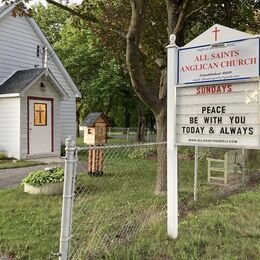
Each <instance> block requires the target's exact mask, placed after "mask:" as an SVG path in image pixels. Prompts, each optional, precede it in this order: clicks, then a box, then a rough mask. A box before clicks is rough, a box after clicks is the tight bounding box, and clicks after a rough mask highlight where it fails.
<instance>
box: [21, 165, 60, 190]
mask: <svg viewBox="0 0 260 260" xmlns="http://www.w3.org/2000/svg"><path fill="white" fill-rule="evenodd" d="M63 181H64V169H63V168H61V167H57V168H55V169H53V170H48V171H45V170H39V171H35V172H31V173H30V174H29V175H28V176H27V177H26V178H25V179H23V181H22V183H23V184H24V183H27V184H30V185H32V186H35V187H38V186H42V185H43V184H45V183H56V182H63Z"/></svg>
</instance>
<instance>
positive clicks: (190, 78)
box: [167, 24, 260, 238]
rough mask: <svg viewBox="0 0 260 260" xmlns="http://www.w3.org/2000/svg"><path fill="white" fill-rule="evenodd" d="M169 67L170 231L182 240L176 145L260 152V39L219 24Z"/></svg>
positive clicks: (176, 51)
mask: <svg viewBox="0 0 260 260" xmlns="http://www.w3.org/2000/svg"><path fill="white" fill-rule="evenodd" d="M170 40H171V43H170V45H169V46H167V49H168V64H167V232H168V234H169V235H170V236H171V237H173V238H176V237H177V236H178V159H177V158H178V146H179V145H194V146H216V147H229V148H231V147H236V148H260V116H259V115H260V101H259V99H260V93H259V91H260V85H259V73H260V69H259V59H260V57H259V52H260V50H259V44H260V41H259V36H254V35H250V34H247V33H244V32H240V31H237V30H234V29H231V28H228V27H225V26H221V25H219V24H215V25H214V26H212V27H211V28H209V29H208V30H206V31H205V32H203V33H202V34H201V35H199V36H198V37H197V38H195V39H193V40H192V41H191V42H189V43H188V44H186V45H185V46H184V47H182V48H178V46H177V45H176V44H175V36H174V35H172V36H171V39H170Z"/></svg>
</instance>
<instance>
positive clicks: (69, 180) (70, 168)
mask: <svg viewBox="0 0 260 260" xmlns="http://www.w3.org/2000/svg"><path fill="white" fill-rule="evenodd" d="M65 144H66V156H65V170H64V186H63V203H62V218H61V233H60V256H59V259H60V260H67V259H69V247H70V240H71V217H72V216H71V215H72V206H73V197H74V174H75V170H74V169H75V163H76V160H75V149H76V148H75V142H74V141H73V139H72V138H71V137H69V138H67V139H66V141H65Z"/></svg>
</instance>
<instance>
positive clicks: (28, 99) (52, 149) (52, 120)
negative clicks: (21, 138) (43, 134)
mask: <svg viewBox="0 0 260 260" xmlns="http://www.w3.org/2000/svg"><path fill="white" fill-rule="evenodd" d="M30 100H44V101H51V152H54V127H53V126H54V116H53V114H54V112H53V111H54V108H53V103H54V102H53V100H54V99H53V98H45V97H32V96H28V97H27V140H28V141H27V153H28V154H30V131H29V128H30V127H29V125H30V122H29V116H30V112H29V102H30Z"/></svg>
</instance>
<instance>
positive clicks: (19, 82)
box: [0, 68, 45, 94]
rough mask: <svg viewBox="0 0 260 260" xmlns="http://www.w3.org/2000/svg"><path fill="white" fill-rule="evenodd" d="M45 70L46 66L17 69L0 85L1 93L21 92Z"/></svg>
mask: <svg viewBox="0 0 260 260" xmlns="http://www.w3.org/2000/svg"><path fill="white" fill-rule="evenodd" d="M44 70H45V69H44V68H40V69H30V70H19V71H16V72H15V73H14V74H13V75H12V76H11V77H10V78H9V79H7V80H6V81H5V82H4V83H3V84H2V85H0V94H11V93H20V92H21V91H22V90H23V89H24V88H25V87H26V86H28V84H30V82H31V81H33V80H34V79H35V78H36V77H37V76H38V75H39V74H41V73H42V71H44Z"/></svg>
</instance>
